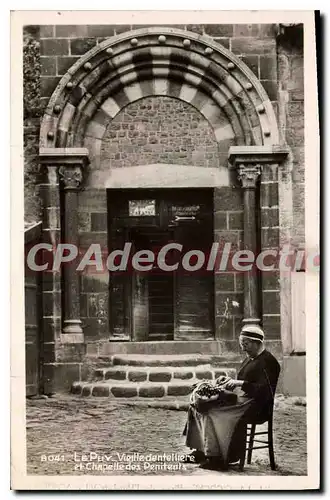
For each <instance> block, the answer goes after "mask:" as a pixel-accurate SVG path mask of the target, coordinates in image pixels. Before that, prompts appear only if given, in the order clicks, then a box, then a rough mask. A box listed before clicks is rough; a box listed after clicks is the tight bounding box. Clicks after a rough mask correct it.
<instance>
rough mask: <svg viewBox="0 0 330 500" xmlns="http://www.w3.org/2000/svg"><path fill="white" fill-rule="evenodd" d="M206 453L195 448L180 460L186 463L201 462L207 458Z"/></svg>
mask: <svg viewBox="0 0 330 500" xmlns="http://www.w3.org/2000/svg"><path fill="white" fill-rule="evenodd" d="M205 458H206V457H205V455H204V453H203V452H202V451H198V450H194V451H193V452H192V453H190V454H189V455H186V456H185V457H184V458H183V459H182V460H180V462H183V463H185V464H199V463H200V462H203V461H204V460H205Z"/></svg>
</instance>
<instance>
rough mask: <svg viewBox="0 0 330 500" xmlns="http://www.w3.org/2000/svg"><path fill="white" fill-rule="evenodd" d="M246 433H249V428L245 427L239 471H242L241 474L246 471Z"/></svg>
mask: <svg viewBox="0 0 330 500" xmlns="http://www.w3.org/2000/svg"><path fill="white" fill-rule="evenodd" d="M246 431H247V426H245V428H244V437H243V441H244V446H242V454H241V458H240V461H239V470H240V472H243V470H244V465H245V455H246Z"/></svg>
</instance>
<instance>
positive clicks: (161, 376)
mask: <svg viewBox="0 0 330 500" xmlns="http://www.w3.org/2000/svg"><path fill="white" fill-rule="evenodd" d="M171 378H172V374H171V373H170V372H161V371H159V372H151V373H149V380H150V382H169V381H170V380H171Z"/></svg>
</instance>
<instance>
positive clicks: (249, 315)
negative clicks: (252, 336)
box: [238, 164, 261, 325]
mask: <svg viewBox="0 0 330 500" xmlns="http://www.w3.org/2000/svg"><path fill="white" fill-rule="evenodd" d="M260 172H261V167H260V165H244V164H240V165H239V166H238V178H239V180H240V181H241V183H242V187H243V190H244V250H249V251H251V252H252V253H253V255H254V256H255V257H256V253H257V249H258V245H257V220H256V217H257V212H256V210H257V205H256V188H257V181H258V177H259V176H260ZM258 299H259V290H258V272H257V268H256V266H255V265H253V266H252V269H251V270H250V271H245V272H244V319H243V323H249V324H254V325H258V324H259V323H260V317H259V316H260V313H259V307H258Z"/></svg>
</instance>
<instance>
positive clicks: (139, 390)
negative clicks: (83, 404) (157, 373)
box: [71, 380, 194, 398]
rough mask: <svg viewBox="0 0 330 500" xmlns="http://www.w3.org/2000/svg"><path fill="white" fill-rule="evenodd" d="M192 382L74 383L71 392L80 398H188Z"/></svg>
mask: <svg viewBox="0 0 330 500" xmlns="http://www.w3.org/2000/svg"><path fill="white" fill-rule="evenodd" d="M193 386H194V383H193V381H189V382H185V381H182V380H181V381H178V383H158V382H142V383H134V382H132V383H129V382H123V381H100V382H74V383H73V385H72V389H71V392H72V393H73V394H76V395H80V396H85V397H86V396H95V397H115V398H163V397H167V396H174V397H175V396H188V395H189V394H190V393H191V391H192V389H193Z"/></svg>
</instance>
